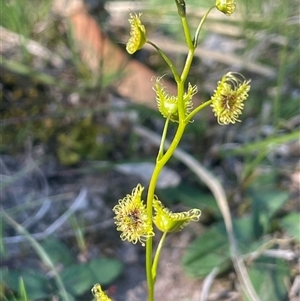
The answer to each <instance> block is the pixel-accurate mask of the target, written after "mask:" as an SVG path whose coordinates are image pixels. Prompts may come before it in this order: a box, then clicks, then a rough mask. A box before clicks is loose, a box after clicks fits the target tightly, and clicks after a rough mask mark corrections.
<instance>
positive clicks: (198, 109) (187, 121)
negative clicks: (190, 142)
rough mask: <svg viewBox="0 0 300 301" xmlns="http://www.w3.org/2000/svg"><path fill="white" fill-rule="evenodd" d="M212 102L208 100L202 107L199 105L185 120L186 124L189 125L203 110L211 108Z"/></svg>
mask: <svg viewBox="0 0 300 301" xmlns="http://www.w3.org/2000/svg"><path fill="white" fill-rule="evenodd" d="M211 102H212V101H211V100H207V101H206V102H204V103H202V104H201V105H199V106H198V107H197V108H195V109H194V110H193V111H192V112H191V113H190V114H189V115H188V116H187V117H186V118H185V120H184V121H185V123H186V124H188V123H189V122H190V120H191V119H192V118H193V117H194V116H195V115H196V114H197V113H198V112H199V111H201V110H202V109H204V108H205V107H207V106H209V105H210V104H211Z"/></svg>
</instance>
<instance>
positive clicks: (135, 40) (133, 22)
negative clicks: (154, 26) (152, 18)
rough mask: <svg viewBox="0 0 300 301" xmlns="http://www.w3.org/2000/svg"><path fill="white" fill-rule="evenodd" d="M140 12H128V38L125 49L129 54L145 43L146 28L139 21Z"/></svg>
mask: <svg viewBox="0 0 300 301" xmlns="http://www.w3.org/2000/svg"><path fill="white" fill-rule="evenodd" d="M141 15H142V14H138V15H137V14H133V13H132V14H130V19H129V20H128V21H129V23H130V27H131V29H130V38H129V40H128V42H127V44H126V50H127V52H128V53H129V54H133V53H135V52H136V51H137V50H139V49H141V48H142V47H143V46H144V45H145V43H146V42H147V39H146V29H145V26H144V25H143V24H142V22H141V19H140V18H141Z"/></svg>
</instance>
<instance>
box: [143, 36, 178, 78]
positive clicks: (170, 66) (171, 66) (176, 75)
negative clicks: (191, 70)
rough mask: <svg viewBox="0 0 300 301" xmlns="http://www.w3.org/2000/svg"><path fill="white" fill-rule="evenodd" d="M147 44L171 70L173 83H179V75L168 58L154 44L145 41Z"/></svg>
mask: <svg viewBox="0 0 300 301" xmlns="http://www.w3.org/2000/svg"><path fill="white" fill-rule="evenodd" d="M147 43H148V44H150V45H151V46H153V47H154V48H155V49H156V50H157V51H158V53H159V54H160V55H161V57H162V58H163V59H164V60H165V62H166V63H167V65H168V66H169V68H170V69H171V71H172V73H173V76H174V79H175V81H176V82H177V81H179V75H178V73H177V71H176V69H175V67H174V65H173V63H172V62H171V61H170V59H169V58H168V56H167V55H166V54H165V53H164V52H163V51H162V50H161V49H160V48H159V47H158V46H156V45H155V44H154V43H152V42H151V41H147Z"/></svg>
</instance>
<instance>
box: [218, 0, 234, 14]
mask: <svg viewBox="0 0 300 301" xmlns="http://www.w3.org/2000/svg"><path fill="white" fill-rule="evenodd" d="M235 7H236V4H235V0H217V1H216V8H217V9H218V10H219V11H221V12H222V13H224V14H225V15H227V16H230V15H231V14H232V13H233V12H234V10H235Z"/></svg>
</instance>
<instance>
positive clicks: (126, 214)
mask: <svg viewBox="0 0 300 301" xmlns="http://www.w3.org/2000/svg"><path fill="white" fill-rule="evenodd" d="M143 190H144V187H142V186H141V184H138V185H137V186H136V187H135V188H134V189H133V190H132V193H131V195H130V194H128V195H126V196H125V198H123V199H121V200H119V203H118V205H116V206H115V207H114V208H113V211H114V213H115V214H116V216H115V224H116V225H117V230H118V231H121V232H122V233H121V236H120V237H121V239H122V240H128V241H130V242H132V243H134V244H136V243H137V242H138V241H140V242H141V244H142V245H145V243H144V242H145V240H146V238H147V237H150V236H154V232H153V228H152V225H151V223H150V222H149V220H148V217H147V212H146V207H145V205H144V203H143V200H142V192H143Z"/></svg>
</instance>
